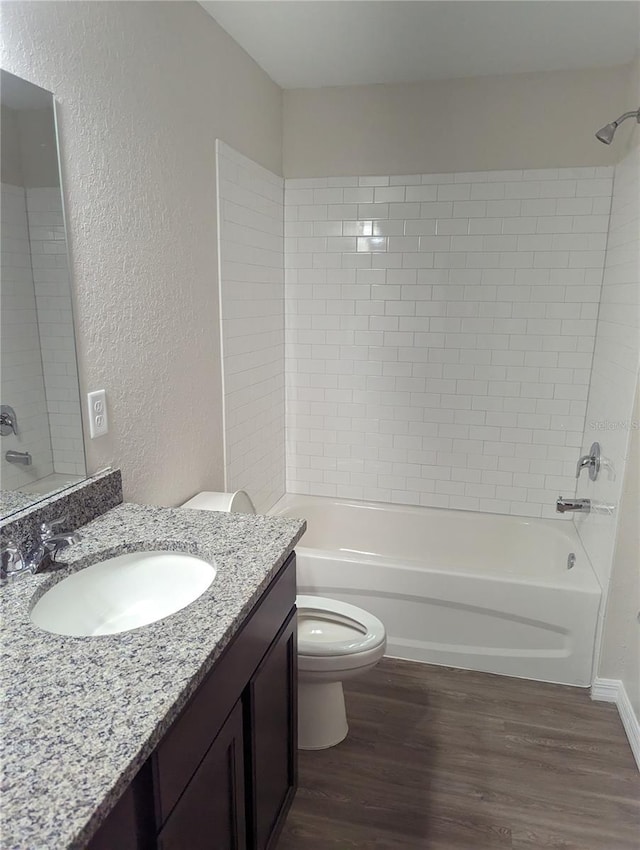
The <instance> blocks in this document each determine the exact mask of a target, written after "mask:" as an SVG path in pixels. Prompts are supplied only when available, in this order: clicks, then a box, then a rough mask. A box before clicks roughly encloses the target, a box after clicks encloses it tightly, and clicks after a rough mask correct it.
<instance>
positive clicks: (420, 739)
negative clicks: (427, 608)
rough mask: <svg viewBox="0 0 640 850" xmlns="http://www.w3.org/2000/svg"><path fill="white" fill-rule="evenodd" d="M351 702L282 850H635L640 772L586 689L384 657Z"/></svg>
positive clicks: (307, 770)
mask: <svg viewBox="0 0 640 850" xmlns="http://www.w3.org/2000/svg"><path fill="white" fill-rule="evenodd" d="M345 698H346V703H347V716H348V719H349V725H350V732H349V735H348V736H347V739H346V740H345V741H343V743H342V744H339V745H338V746H337V747H333V748H332V749H329V750H321V751H317V752H309V751H307V752H300V787H299V790H298V793H297V796H296V799H295V801H294V804H293V807H292V809H291V812H290V814H289V817H288V819H287V823H286V825H285V828H284V831H283V834H282V836H281V839H280V841H279V843H278V850H352V848H359V850H417V848H421V850H490V848H491V850H493V848H505V849H506V850H531V848H539V847H543V848H562V850H639V848H640V774H639V773H638V770H637V768H636V765H635V762H634V759H633V756H632V754H631V750H630V748H629V744H628V742H627V739H626V737H625V734H624V731H623V729H622V725H621V723H620V719H619V717H618V712H617V709H616V707H615V706H614V705H609V704H605V703H594V702H592V701H591V699H590V697H589V694H588V692H587V691H586V690H583V689H578V688H569V687H564V686H562V685H547V684H543V683H540V682H530V681H526V680H523V679H509V678H505V677H502V676H492V675H489V674H486V673H474V672H469V671H466V670H453V669H450V668H445V667H434V666H429V665H424V664H414V663H412V662H407V661H397V660H394V659H388V658H385V659H383V661H382V662H381V663H380V664H379V665H378V666H377V667H376V668H375V669H374V670H372V671H370V672H369V673H366V674H364V675H363V676H360V677H359V678H355V679H352V680H351V681H350V682H347V683H346V684H345Z"/></svg>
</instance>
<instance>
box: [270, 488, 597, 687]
mask: <svg viewBox="0 0 640 850" xmlns="http://www.w3.org/2000/svg"><path fill="white" fill-rule="evenodd" d="M270 513H271V514H277V515H279V516H289V517H304V518H305V519H306V520H307V524H308V530H307V532H306V534H305V536H304V537H303V538H302V541H301V543H302V545H298V546H297V547H296V552H297V555H298V589H299V592H301V593H317V594H322V595H327V596H333V597H335V598H336V599H341V600H344V601H345V602H352V603H354V604H355V605H359V606H361V607H363V608H366V609H367V610H369V611H371V612H372V613H373V614H375V615H376V616H378V617H380V619H381V620H382V621H383V622H384V623H385V625H386V628H387V633H388V644H387V654H388V655H392V656H395V657H397V658H407V659H412V660H415V661H425V662H429V663H432V664H445V665H447V666H453V667H464V668H467V669H471V670H482V671H485V672H489V673H501V674H503V675H507V676H520V677H523V678H527V679H538V680H541V681H545V682H561V683H564V684H567V685H579V686H583V687H586V686H588V685H590V684H591V668H592V658H593V647H594V639H595V631H596V621H597V617H598V607H599V605H600V594H601V591H600V586H599V584H598V581H597V579H596V576H595V574H594V572H593V570H592V568H591V564H590V563H589V560H588V558H587V556H586V554H585V551H584V549H583V547H582V545H581V543H580V540H579V538H578V536H577V534H576V533H575V530H574V526H573V523H569V522H560V521H554V520H538V519H525V518H520V517H509V516H500V515H493V514H481V513H472V512H468V511H448V510H441V509H438V508H418V507H416V508H414V507H409V506H404V505H400V506H397V505H382V504H378V503H374V502H356V501H347V500H339V499H331V498H321V497H316V496H292V495H286V496H284V497H283V498H282V499H281V500H280V501H279V502H278V503H277V504H276V505H275V506H274V507H273V508H272V509H271V511H270ZM571 552H573V553H575V556H576V559H575V566H574V567H573V568H572V569H567V558H568V556H569V554H570V553H571Z"/></svg>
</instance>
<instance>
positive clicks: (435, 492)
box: [285, 168, 613, 517]
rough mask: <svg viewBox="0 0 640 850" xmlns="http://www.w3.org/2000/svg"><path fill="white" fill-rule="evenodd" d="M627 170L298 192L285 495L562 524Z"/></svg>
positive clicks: (334, 183)
mask: <svg viewBox="0 0 640 850" xmlns="http://www.w3.org/2000/svg"><path fill="white" fill-rule="evenodd" d="M612 176H613V172H612V169H610V168H564V169H546V170H535V171H501V172H480V173H464V174H463V173H460V174H437V175H428V174H427V175H410V176H407V177H397V176H396V177H388V176H387V177H385V176H381V177H366V178H363V177H360V178H355V177H347V178H325V179H323V178H314V179H308V180H307V179H290V180H286V181H285V281H286V283H285V288H286V324H287V332H286V333H287V343H286V374H287V489H288V491H289V492H293V493H311V494H314V495H326V496H338V497H344V498H357V499H371V500H379V501H387V502H394V503H407V504H417V505H428V506H437V507H445V508H457V509H468V510H480V511H489V512H500V513H509V514H518V515H525V516H544V517H556V516H558V515H557V514H556V513H555V500H556V497H557V496H558V495H559V494H560V493H564V494H570V493H573V492H574V490H575V463H576V458H577V455H578V452H579V448H580V445H581V442H582V434H583V428H584V419H585V410H586V403H587V393H588V386H589V375H590V368H591V358H592V354H593V345H594V337H595V330H596V319H597V312H598V302H599V297H600V288H601V284H602V271H603V265H604V257H605V247H606V239H607V228H608V220H609V208H610V202H611V185H612Z"/></svg>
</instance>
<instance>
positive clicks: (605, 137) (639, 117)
mask: <svg viewBox="0 0 640 850" xmlns="http://www.w3.org/2000/svg"><path fill="white" fill-rule="evenodd" d="M627 118H635V119H636V121H637V122H638V124H640V109H636V111H635V112H625V113H624V115H621V116H620V117H619V118H616V120H615V121H612V122H611V124H605V125H604V127H601V128H600V129H599V130H598V132H597V133H596V139H597V140H598V141H599V142H603V143H604V144H605V145H610V144H611V142H612V141H613V137H614V135H615V132H616V130H617V129H618V127H619V126H620V124H622V122H623V121H626V120H627Z"/></svg>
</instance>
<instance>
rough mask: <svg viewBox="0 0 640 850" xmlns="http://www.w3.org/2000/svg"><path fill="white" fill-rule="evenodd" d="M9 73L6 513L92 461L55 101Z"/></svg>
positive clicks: (1, 453)
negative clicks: (84, 427) (75, 329)
mask: <svg viewBox="0 0 640 850" xmlns="http://www.w3.org/2000/svg"><path fill="white" fill-rule="evenodd" d="M0 74H1V77H0V100H1V106H2V116H1V118H2V120H1V123H0V129H1V139H0V158H1V161H2V162H1V165H2V168H1V175H0V178H1V182H2V185H1V187H0V207H1V215H2V244H1V260H2V280H1V285H0V311H1V318H0V322H1V328H0V330H1V334H2V337H1V342H0V351H1V357H2V359H1V366H0V404H1V409H0V474H1V484H0V519H1V518H4V517H5V516H7V515H10V514H12V513H15V511H17V510H22V509H23V508H25V507H28V506H29V505H31V504H32V503H34V502H38V501H40V500H41V499H43V498H44V497H46V496H49V495H51V493H53V492H56V491H58V490H61V489H64V488H65V487H68V486H70V485H71V484H76V483H77V482H78V481H81V480H82V479H84V478H85V477H86V465H85V453H84V442H83V435H82V419H81V414H80V392H79V387H78V366H77V362H76V348H75V339H74V333H73V314H72V304H71V281H70V274H69V261H68V255H67V241H66V233H65V224H64V210H63V206H62V192H61V190H60V169H59V161H58V146H57V137H56V121H55V108H54V100H53V96H52V94H51V93H50V92H48V91H45V90H44V89H41V88H39V87H38V86H35V85H33V84H32V83H28V82H26V81H25V80H21V79H20V78H19V77H16V76H14V75H13V74H9V73H7V72H6V71H0Z"/></svg>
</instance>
